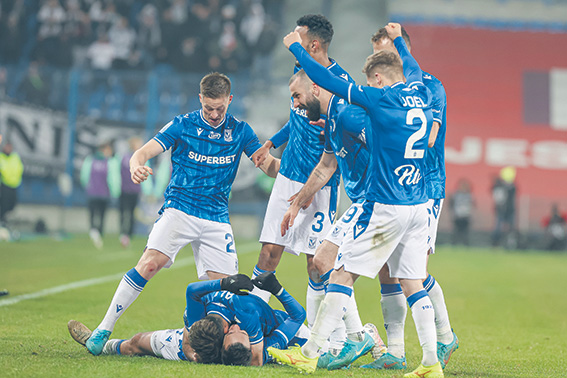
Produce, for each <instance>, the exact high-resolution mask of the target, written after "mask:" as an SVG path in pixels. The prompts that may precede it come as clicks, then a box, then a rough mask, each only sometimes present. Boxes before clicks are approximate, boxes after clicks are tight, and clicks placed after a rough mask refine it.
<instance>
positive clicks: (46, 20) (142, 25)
mask: <svg viewBox="0 0 567 378" xmlns="http://www.w3.org/2000/svg"><path fill="white" fill-rule="evenodd" d="M282 5H283V2H281V1H275V0H157V1H152V2H146V1H142V0H15V1H12V0H2V1H0V34H1V35H9V36H10V38H2V39H1V40H0V64H25V63H26V62H28V61H36V62H38V63H39V64H45V65H48V66H55V67H61V68H69V67H71V66H73V65H77V64H79V65H80V64H88V65H89V66H90V67H92V68H94V69H100V70H107V69H151V68H153V67H155V66H156V65H160V64H163V65H169V66H172V67H173V68H175V69H177V70H179V71H184V72H201V71H208V70H218V71H223V72H235V71H238V70H240V69H243V68H246V67H250V65H251V64H252V62H253V60H254V57H255V56H256V55H258V54H266V53H268V52H270V51H271V50H272V48H273V47H274V45H275V42H276V41H275V38H276V35H277V33H276V31H277V28H278V26H277V25H278V24H279V23H280V15H281V14H282V12H281V11H280V8H281V6H282ZM195 57H199V59H195Z"/></svg>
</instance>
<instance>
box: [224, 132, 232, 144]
mask: <svg viewBox="0 0 567 378" xmlns="http://www.w3.org/2000/svg"><path fill="white" fill-rule="evenodd" d="M224 141H225V142H232V129H227V130H225V131H224Z"/></svg>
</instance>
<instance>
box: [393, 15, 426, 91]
mask: <svg viewBox="0 0 567 378" xmlns="http://www.w3.org/2000/svg"><path fill="white" fill-rule="evenodd" d="M386 31H387V32H388V36H389V37H390V38H391V39H392V40H393V41H394V46H396V49H397V50H398V53H399V54H400V58H401V59H402V63H403V66H404V76H405V77H406V80H407V82H408V84H409V83H412V82H414V81H422V80H423V79H422V77H423V72H422V71H421V68H420V67H419V64H418V63H417V61H416V60H415V58H414V57H413V56H412V55H411V53H410V52H409V50H408V46H407V45H406V42H405V41H404V39H403V38H402V26H401V25H400V24H398V23H395V22H390V23H389V24H388V25H386Z"/></svg>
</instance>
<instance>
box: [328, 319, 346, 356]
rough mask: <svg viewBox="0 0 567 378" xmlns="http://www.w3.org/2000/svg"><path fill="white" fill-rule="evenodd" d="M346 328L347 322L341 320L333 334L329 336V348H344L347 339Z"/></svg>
mask: <svg viewBox="0 0 567 378" xmlns="http://www.w3.org/2000/svg"><path fill="white" fill-rule="evenodd" d="M346 337H347V334H346V328H345V323H344V322H343V321H340V322H339V323H338V324H337V327H336V328H335V329H334V330H333V332H332V333H331V335H330V336H329V350H330V351H331V350H338V351H340V350H341V349H343V346H344V345H345V341H346Z"/></svg>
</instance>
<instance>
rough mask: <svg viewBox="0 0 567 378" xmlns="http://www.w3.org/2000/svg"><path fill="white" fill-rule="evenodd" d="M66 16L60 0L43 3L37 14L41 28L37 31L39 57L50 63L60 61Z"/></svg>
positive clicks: (37, 52)
mask: <svg viewBox="0 0 567 378" xmlns="http://www.w3.org/2000/svg"><path fill="white" fill-rule="evenodd" d="M65 18H66V13H65V9H63V7H62V6H61V4H60V3H59V0H47V1H46V2H45V3H43V5H42V7H41V8H40V10H39V13H38V15H37V21H38V23H39V29H38V33H37V50H36V54H37V55H36V57H37V59H40V60H44V61H45V62H47V63H49V64H56V63H57V62H58V58H59V57H58V54H60V53H61V51H60V48H61V41H60V36H61V34H62V31H63V23H64V21H65Z"/></svg>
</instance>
